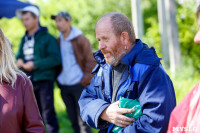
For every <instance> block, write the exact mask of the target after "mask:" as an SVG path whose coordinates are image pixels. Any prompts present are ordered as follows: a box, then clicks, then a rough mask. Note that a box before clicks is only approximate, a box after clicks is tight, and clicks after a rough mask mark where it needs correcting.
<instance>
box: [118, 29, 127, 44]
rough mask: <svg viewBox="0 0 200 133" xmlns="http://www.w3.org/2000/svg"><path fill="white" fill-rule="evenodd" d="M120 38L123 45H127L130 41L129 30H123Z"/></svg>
mask: <svg viewBox="0 0 200 133" xmlns="http://www.w3.org/2000/svg"><path fill="white" fill-rule="evenodd" d="M120 40H121V42H122V44H123V45H127V44H128V43H129V35H128V33H127V32H122V33H121V35H120Z"/></svg>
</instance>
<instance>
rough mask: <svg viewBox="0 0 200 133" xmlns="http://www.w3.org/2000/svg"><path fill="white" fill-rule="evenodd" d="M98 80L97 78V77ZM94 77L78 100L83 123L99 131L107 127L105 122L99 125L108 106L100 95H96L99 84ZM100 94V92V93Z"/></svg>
mask: <svg viewBox="0 0 200 133" xmlns="http://www.w3.org/2000/svg"><path fill="white" fill-rule="evenodd" d="M98 78H99V77H98ZM97 82H98V79H96V75H95V76H94V77H93V79H92V81H91V83H90V85H89V86H87V87H86V88H85V89H84V90H83V92H82V94H81V97H80V99H79V106H80V115H81V118H82V119H83V121H85V122H86V123H87V124H88V125H90V126H91V127H93V128H97V129H101V128H106V127H108V124H107V123H106V121H101V122H100V123H99V121H100V120H99V118H100V115H101V113H102V112H103V111H104V110H105V109H106V108H107V107H108V106H109V105H110V104H109V103H108V102H106V101H104V100H103V97H102V95H100V94H98V93H99V92H98V89H99V88H98V87H99V84H98V83H97ZM100 93H101V92H100Z"/></svg>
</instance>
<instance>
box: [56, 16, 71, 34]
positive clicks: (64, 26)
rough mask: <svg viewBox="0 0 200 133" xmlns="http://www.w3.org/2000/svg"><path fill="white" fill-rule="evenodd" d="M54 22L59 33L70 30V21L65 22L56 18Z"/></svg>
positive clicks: (60, 18) (63, 19) (61, 18)
mask: <svg viewBox="0 0 200 133" xmlns="http://www.w3.org/2000/svg"><path fill="white" fill-rule="evenodd" d="M55 20H56V27H57V28H58V30H59V31H60V32H66V31H68V30H70V26H71V21H70V20H68V21H67V20H66V19H65V18H63V17H56V19H55Z"/></svg>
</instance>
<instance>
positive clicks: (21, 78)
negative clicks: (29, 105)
mask: <svg viewBox="0 0 200 133" xmlns="http://www.w3.org/2000/svg"><path fill="white" fill-rule="evenodd" d="M30 83H31V81H30V79H29V78H28V77H27V76H26V74H24V73H23V72H17V80H16V85H20V84H23V85H30Z"/></svg>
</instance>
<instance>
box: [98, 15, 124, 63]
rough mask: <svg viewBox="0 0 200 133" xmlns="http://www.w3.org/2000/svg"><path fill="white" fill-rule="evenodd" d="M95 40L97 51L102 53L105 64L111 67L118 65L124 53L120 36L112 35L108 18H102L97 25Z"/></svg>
mask: <svg viewBox="0 0 200 133" xmlns="http://www.w3.org/2000/svg"><path fill="white" fill-rule="evenodd" d="M96 38H97V40H98V42H99V49H100V50H101V52H102V53H103V55H104V57H105V59H106V62H107V63H108V64H110V65H112V66H116V65H118V64H119V62H120V60H121V58H122V57H123V56H124V55H125V54H126V53H125V51H124V47H123V46H122V44H121V41H120V36H116V35H115V34H114V33H113V29H112V24H111V22H110V18H104V19H103V20H102V21H100V22H99V23H98V24H97V26H96Z"/></svg>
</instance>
